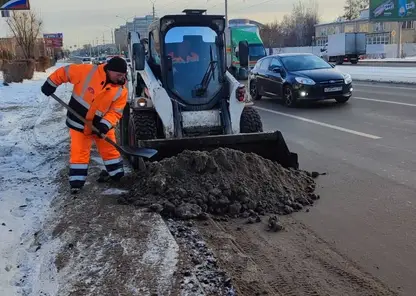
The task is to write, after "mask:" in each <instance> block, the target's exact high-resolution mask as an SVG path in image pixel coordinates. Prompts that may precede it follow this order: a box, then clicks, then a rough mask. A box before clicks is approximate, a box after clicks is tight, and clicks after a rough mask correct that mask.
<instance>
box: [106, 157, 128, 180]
mask: <svg viewBox="0 0 416 296" xmlns="http://www.w3.org/2000/svg"><path fill="white" fill-rule="evenodd" d="M104 165H105V168H106V170H107V172H108V174H109V175H110V177H114V176H115V175H117V174H120V173H123V174H124V169H123V159H122V158H121V157H119V158H115V159H110V160H104Z"/></svg>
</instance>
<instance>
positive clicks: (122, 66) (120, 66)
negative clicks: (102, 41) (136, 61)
mask: <svg viewBox="0 0 416 296" xmlns="http://www.w3.org/2000/svg"><path fill="white" fill-rule="evenodd" d="M105 69H106V70H108V71H114V72H120V73H127V63H126V61H125V60H124V59H123V58H120V57H113V58H112V59H111V60H109V61H108V62H107V65H106V67H105Z"/></svg>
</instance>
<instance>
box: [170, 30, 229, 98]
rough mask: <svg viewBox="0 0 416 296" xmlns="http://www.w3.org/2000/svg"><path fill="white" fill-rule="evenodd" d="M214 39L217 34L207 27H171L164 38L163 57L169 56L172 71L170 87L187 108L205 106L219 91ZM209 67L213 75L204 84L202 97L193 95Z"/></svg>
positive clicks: (218, 73) (216, 49)
mask: <svg viewBox="0 0 416 296" xmlns="http://www.w3.org/2000/svg"><path fill="white" fill-rule="evenodd" d="M215 37H217V33H216V32H215V31H214V30H212V29H211V28H208V27H173V28H172V29H170V30H169V31H168V32H167V33H166V35H165V53H166V55H169V56H171V58H172V68H173V85H172V86H170V87H171V90H172V91H173V92H174V93H175V94H176V95H178V96H179V97H180V98H181V99H182V100H183V101H185V102H186V103H188V104H192V105H199V104H206V103H208V102H209V101H210V100H211V99H212V97H213V96H215V94H216V93H217V92H218V91H219V90H220V88H221V84H220V82H219V81H220V77H219V75H220V70H219V69H220V67H219V65H218V63H216V61H218V56H219V54H218V48H217V46H216V45H215ZM210 67H212V69H213V70H214V71H213V73H214V74H213V76H212V78H211V79H209V80H208V83H205V84H206V85H205V87H206V90H205V91H204V92H203V93H204V95H203V96H202V95H196V93H200V92H199V91H196V90H198V89H199V90H200V89H201V83H202V80H203V78H204V75H205V73H206V72H207V71H208V70H209V69H210ZM206 78H207V77H206Z"/></svg>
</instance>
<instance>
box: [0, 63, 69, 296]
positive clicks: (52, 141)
mask: <svg viewBox="0 0 416 296" xmlns="http://www.w3.org/2000/svg"><path fill="white" fill-rule="evenodd" d="M62 65H63V64H57V66H56V67H53V68H50V69H48V71H47V72H46V73H35V75H34V77H33V79H32V80H25V81H24V82H23V83H12V84H10V85H9V86H3V84H2V81H1V79H2V77H0V242H1V243H0V291H1V293H0V294H1V295H19V294H22V295H40V293H39V291H40V289H41V288H42V290H43V291H44V292H47V293H48V294H47V295H52V294H54V293H55V291H56V290H57V286H56V285H55V284H54V278H55V276H54V273H55V266H54V262H53V257H52V256H51V254H52V253H53V251H54V246H53V245H51V244H44V243H45V242H46V241H47V240H48V239H47V237H45V234H44V233H43V232H42V231H40V230H41V228H42V223H43V222H44V221H45V218H46V217H47V216H48V214H49V213H48V211H49V203H50V201H51V200H52V198H53V197H54V195H55V194H56V189H57V188H56V186H55V185H54V183H53V181H54V179H55V177H56V174H57V172H58V171H59V170H60V169H61V168H62V167H63V165H64V164H65V163H64V161H63V155H64V154H66V153H67V139H68V136H67V135H68V132H67V128H66V126H65V123H64V121H65V111H64V110H63V109H62V107H61V106H60V105H59V104H58V103H56V102H55V101H53V100H52V99H48V98H47V97H45V96H44V95H43V94H42V93H41V92H40V87H41V85H42V84H43V83H44V81H45V79H46V78H47V76H48V75H49V74H50V73H51V72H52V71H54V70H55V69H56V68H57V67H59V66H62ZM71 89H72V87H71V86H70V85H63V86H61V87H60V88H59V89H58V91H57V95H59V96H61V97H65V98H66V97H68V94H67V93H69V92H70V91H71ZM42 295H45V294H42Z"/></svg>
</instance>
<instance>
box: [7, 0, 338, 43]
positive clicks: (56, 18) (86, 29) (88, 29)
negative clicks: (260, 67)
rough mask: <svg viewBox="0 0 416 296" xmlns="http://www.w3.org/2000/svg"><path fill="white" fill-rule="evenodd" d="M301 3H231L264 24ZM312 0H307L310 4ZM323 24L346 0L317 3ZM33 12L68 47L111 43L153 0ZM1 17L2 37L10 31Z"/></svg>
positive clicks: (237, 12) (51, 5)
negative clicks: (115, 31)
mask: <svg viewBox="0 0 416 296" xmlns="http://www.w3.org/2000/svg"><path fill="white" fill-rule="evenodd" d="M152 1H153V2H154V5H155V8H156V15H157V16H159V17H161V16H163V15H166V14H171V13H180V12H181V11H182V10H183V9H185V8H203V9H207V12H208V14H224V0H208V1H207V0H152ZM297 1H298V0H228V15H229V18H230V19H232V18H249V19H253V20H256V21H258V22H261V23H267V22H271V21H274V20H278V21H279V20H281V19H282V17H283V15H285V14H288V13H290V12H291V10H292V6H293V4H294V3H296V2H297ZM308 1H310V0H304V3H306V4H307V3H308ZM316 1H317V3H318V9H319V14H320V17H321V20H322V21H323V22H327V21H333V20H335V19H336V18H337V17H338V16H339V15H341V14H342V12H343V6H344V0H316ZM30 4H31V9H32V10H33V11H35V12H36V13H38V14H39V15H40V16H41V17H42V19H43V21H44V28H43V33H63V35H64V45H65V47H70V46H73V45H77V46H82V45H83V44H88V43H94V44H96V43H97V40H98V42H99V44H100V43H101V44H102V43H103V39H104V41H105V42H106V43H110V42H111V30H112V29H114V28H117V27H119V26H120V25H122V24H124V23H125V22H126V21H125V20H126V19H132V18H133V17H134V16H139V17H140V16H144V15H146V14H151V13H152V2H151V1H149V0H141V1H140V0H123V1H110V0H69V1H63V0H31V1H30ZM8 31H9V30H8V27H7V24H6V23H5V21H4V19H2V18H0V37H4V36H6V35H7V34H9V32H8Z"/></svg>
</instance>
